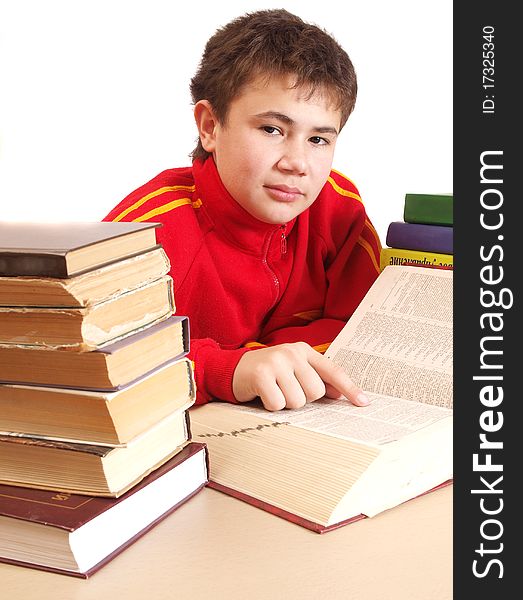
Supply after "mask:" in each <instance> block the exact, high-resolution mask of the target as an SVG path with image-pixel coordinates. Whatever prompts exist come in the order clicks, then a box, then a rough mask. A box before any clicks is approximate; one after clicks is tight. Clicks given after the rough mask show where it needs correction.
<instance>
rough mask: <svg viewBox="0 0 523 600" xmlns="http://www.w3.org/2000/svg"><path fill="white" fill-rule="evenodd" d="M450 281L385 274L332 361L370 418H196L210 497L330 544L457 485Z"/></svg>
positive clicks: (351, 410) (245, 413)
mask: <svg viewBox="0 0 523 600" xmlns="http://www.w3.org/2000/svg"><path fill="white" fill-rule="evenodd" d="M452 274H453V272H452V271H451V270H442V269H425V268H419V267H410V266H399V267H387V268H386V269H384V271H382V273H381V274H380V275H379V276H378V278H377V280H376V281H375V283H374V284H373V286H372V287H371V289H370V290H369V292H368V293H367V295H366V296H365V298H364V299H363V301H362V302H361V303H360V305H359V306H358V308H357V309H356V311H355V313H354V314H353V315H352V317H351V318H350V320H349V321H348V323H347V324H346V326H345V327H344V328H343V330H342V331H341V332H340V334H339V335H338V336H337V338H336V339H335V340H334V341H333V343H332V344H331V346H330V347H329V349H328V350H327V353H326V356H327V357H328V358H329V359H331V360H332V361H333V362H335V363H336V364H338V365H340V367H341V368H343V369H344V370H345V371H346V372H347V374H348V375H349V376H350V377H351V379H352V380H353V381H354V382H355V383H356V384H357V385H358V386H360V387H361V388H362V389H363V390H364V391H365V392H366V394H367V395H368V396H369V398H370V399H371V403H370V404H369V405H368V406H363V407H357V406H354V405H352V404H350V403H349V401H348V400H345V399H343V400H334V399H329V398H323V399H320V400H317V401H316V402H310V403H308V404H306V405H305V406H304V407H302V408H300V409H293V410H282V411H276V412H270V411H267V410H264V409H263V408H262V407H261V404H259V403H256V402H252V403H247V404H238V405H233V404H229V403H225V402H211V403H209V404H206V405H202V406H195V407H193V408H191V411H190V412H191V428H192V432H193V439H194V440H196V441H201V442H205V443H206V444H207V445H208V448H209V457H210V475H209V479H210V483H209V485H210V486H211V487H216V488H217V489H220V490H221V491H224V492H226V493H230V494H231V495H233V496H236V497H239V498H242V499H243V500H246V501H248V502H251V503H253V504H255V505H256V506H259V507H260V508H264V509H266V510H269V511H270V512H274V513H275V514H278V515H279V516H282V517H284V518H287V519H289V520H291V521H293V522H295V523H297V524H299V525H302V526H304V527H308V528H309V529H313V530H314V531H317V532H324V531H330V530H332V529H335V528H336V527H339V526H341V525H344V524H347V523H350V522H352V521H354V520H357V519H360V518H363V516H366V517H373V516H374V515H376V514H379V513H380V512H383V511H384V510H388V509H392V508H394V507H395V506H397V505H398V504H401V503H403V502H406V501H407V500H410V499H412V498H415V497H416V496H419V495H421V494H424V493H426V492H428V491H429V490H432V489H434V488H436V487H438V486H440V485H444V484H447V483H448V482H449V480H452V477H453V457H452V442H453V430H452V423H453V419H452V415H453V410H452V407H453V398H452V334H453V329H452ZM428 307H434V310H430V309H429V308H428Z"/></svg>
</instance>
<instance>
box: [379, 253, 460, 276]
mask: <svg viewBox="0 0 523 600" xmlns="http://www.w3.org/2000/svg"><path fill="white" fill-rule="evenodd" d="M408 264H410V265H417V266H420V267H453V266H454V257H453V255H452V254H444V253H441V252H424V251H422V250H407V249H405V248H382V250H381V254H380V268H381V270H382V271H383V269H384V268H385V267H386V266H388V265H408Z"/></svg>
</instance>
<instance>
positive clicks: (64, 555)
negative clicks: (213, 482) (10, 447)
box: [0, 442, 208, 578]
mask: <svg viewBox="0 0 523 600" xmlns="http://www.w3.org/2000/svg"><path fill="white" fill-rule="evenodd" d="M207 478H208V462H207V449H206V447H205V445H204V444H198V443H194V442H192V443H189V444H188V445H187V446H185V447H184V448H183V449H182V450H181V451H180V452H179V453H178V454H176V455H175V456H174V457H173V458H171V459H170V460H169V461H167V462H166V463H164V464H163V465H162V466H161V467H158V469H156V470H155V471H153V472H152V473H150V474H149V475H148V476H147V477H146V478H144V479H143V480H142V481H141V482H140V483H139V484H137V485H136V486H135V487H133V488H132V489H130V490H129V491H128V492H127V493H126V494H124V495H123V496H120V498H116V499H113V498H99V497H89V496H78V495H74V494H65V493H58V492H54V491H44V490H34V489H30V488H20V487H13V486H7V485H0V562H6V563H10V564H14V565H20V566H24V567H31V568H34V569H40V570H44V571H52V572H56V573H61V574H64V575H71V576H76V577H82V578H87V577H89V576H91V575H92V574H93V573H95V572H96V571H98V570H99V569H100V568H101V567H103V566H104V565H106V564H107V563H108V562H109V561H111V560H112V559H113V558H114V557H116V556H117V555H118V554H120V553H121V552H122V551H123V550H125V549H126V548H128V547H129V546H130V545H131V544H132V543H134V542H135V541H136V540H138V539H139V538H140V537H142V536H143V535H144V534H146V533H147V532H148V531H150V530H151V529H152V528H153V527H154V526H155V525H156V524H158V523H159V522H160V521H162V520H163V519H165V518H166V517H167V516H168V515H171V514H172V513H174V511H175V510H176V509H177V508H178V507H179V506H181V505H182V504H184V503H185V502H186V501H187V500H189V499H190V498H191V497H192V496H194V495H195V494H196V493H197V492H199V491H200V490H201V489H202V488H203V487H204V486H205V484H206V483H207ZM172 518H176V517H175V516H174V515H173V517H172Z"/></svg>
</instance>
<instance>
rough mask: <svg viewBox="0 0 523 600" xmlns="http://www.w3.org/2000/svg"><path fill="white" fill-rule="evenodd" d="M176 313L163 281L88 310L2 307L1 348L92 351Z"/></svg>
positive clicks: (169, 285)
mask: <svg viewBox="0 0 523 600" xmlns="http://www.w3.org/2000/svg"><path fill="white" fill-rule="evenodd" d="M174 311H175V302H174V292H173V281H172V278H171V276H170V275H165V276H163V277H160V278H159V279H156V280H154V281H151V282H148V283H145V284H144V285H140V286H138V287H135V288H133V289H130V290H126V291H124V292H122V293H120V294H117V295H116V296H110V297H109V298H106V299H104V300H102V301H100V302H97V303H96V304H91V305H89V306H87V307H85V308H41V307H36V308H35V307H23V306H14V307H5V306H2V307H0V345H11V346H41V347H47V348H63V349H67V350H71V351H76V352H85V351H89V350H93V349H95V348H97V347H99V346H101V345H103V344H107V343H110V342H112V341H116V340H118V339H122V338H123V337H125V336H127V335H130V334H131V333H133V332H134V331H138V330H140V329H141V328H143V327H146V326H148V325H152V324H153V323H155V322H158V321H162V320H164V319H167V318H168V317H169V316H170V315H171V314H172V313H173V312H174Z"/></svg>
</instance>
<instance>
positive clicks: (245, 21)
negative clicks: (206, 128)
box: [190, 9, 357, 159]
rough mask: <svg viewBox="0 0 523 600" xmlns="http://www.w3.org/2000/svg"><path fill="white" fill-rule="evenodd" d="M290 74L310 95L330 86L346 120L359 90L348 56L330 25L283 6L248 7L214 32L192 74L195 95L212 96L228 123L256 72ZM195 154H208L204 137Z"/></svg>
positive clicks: (218, 113) (200, 97) (202, 156)
mask: <svg viewBox="0 0 523 600" xmlns="http://www.w3.org/2000/svg"><path fill="white" fill-rule="evenodd" d="M289 74H291V75H293V76H295V77H296V79H295V82H294V87H302V86H304V87H306V88H309V95H310V96H312V95H313V94H314V92H315V91H317V90H318V88H321V89H322V91H323V90H325V91H326V92H327V93H328V94H329V95H330V96H331V98H332V100H333V101H334V102H335V105H336V108H337V109H339V110H340V111H341V127H343V126H344V125H345V123H346V122H347V119H348V118H349V115H350V113H351V112H352V110H353V109H354V104H355V102H356V93H357V82H356V73H355V71H354V67H353V65H352V62H351V60H350V58H349V56H348V55H347V53H346V52H345V50H343V48H342V47H341V46H340V45H339V44H338V42H337V41H336V40H335V39H334V38H333V37H332V36H331V35H330V34H328V33H327V32H326V31H325V30H323V29H320V28H319V27H317V26H316V25H312V24H308V23H306V22H305V21H303V20H302V19H300V17H297V16H296V15H293V14H291V13H289V12H287V11H286V10H283V9H274V10H260V11H257V12H252V13H246V14H245V15H243V16H241V17H238V18H236V19H234V20H233V21H231V22H230V23H228V24H227V25H225V26H224V27H222V28H220V29H218V30H217V31H216V33H215V34H214V35H213V36H212V37H211V38H209V40H208V42H207V44H206V46H205V50H204V52H203V55H202V58H201V61H200V64H199V67H198V70H197V72H196V74H195V75H194V77H193V78H192V79H191V84H190V90H191V97H192V101H193V103H194V104H196V103H197V102H198V101H199V100H204V99H205V100H208V101H209V102H210V103H211V105H212V107H213V110H214V112H215V115H216V118H217V119H218V120H219V121H220V123H225V121H226V118H227V113H228V110H229V106H230V104H231V102H232V100H233V99H234V98H235V97H236V96H238V94H239V93H240V92H241V90H242V88H243V86H245V85H246V84H247V83H249V82H250V81H252V80H253V79H254V78H255V77H256V76H258V75H266V76H267V77H271V76H273V75H276V76H281V75H289ZM191 156H192V158H193V159H195V158H200V159H205V158H207V157H208V156H209V154H208V153H207V152H206V151H205V150H204V149H203V146H202V144H201V142H200V140H198V144H197V146H196V148H195V149H194V150H193V152H192V154H191Z"/></svg>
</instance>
